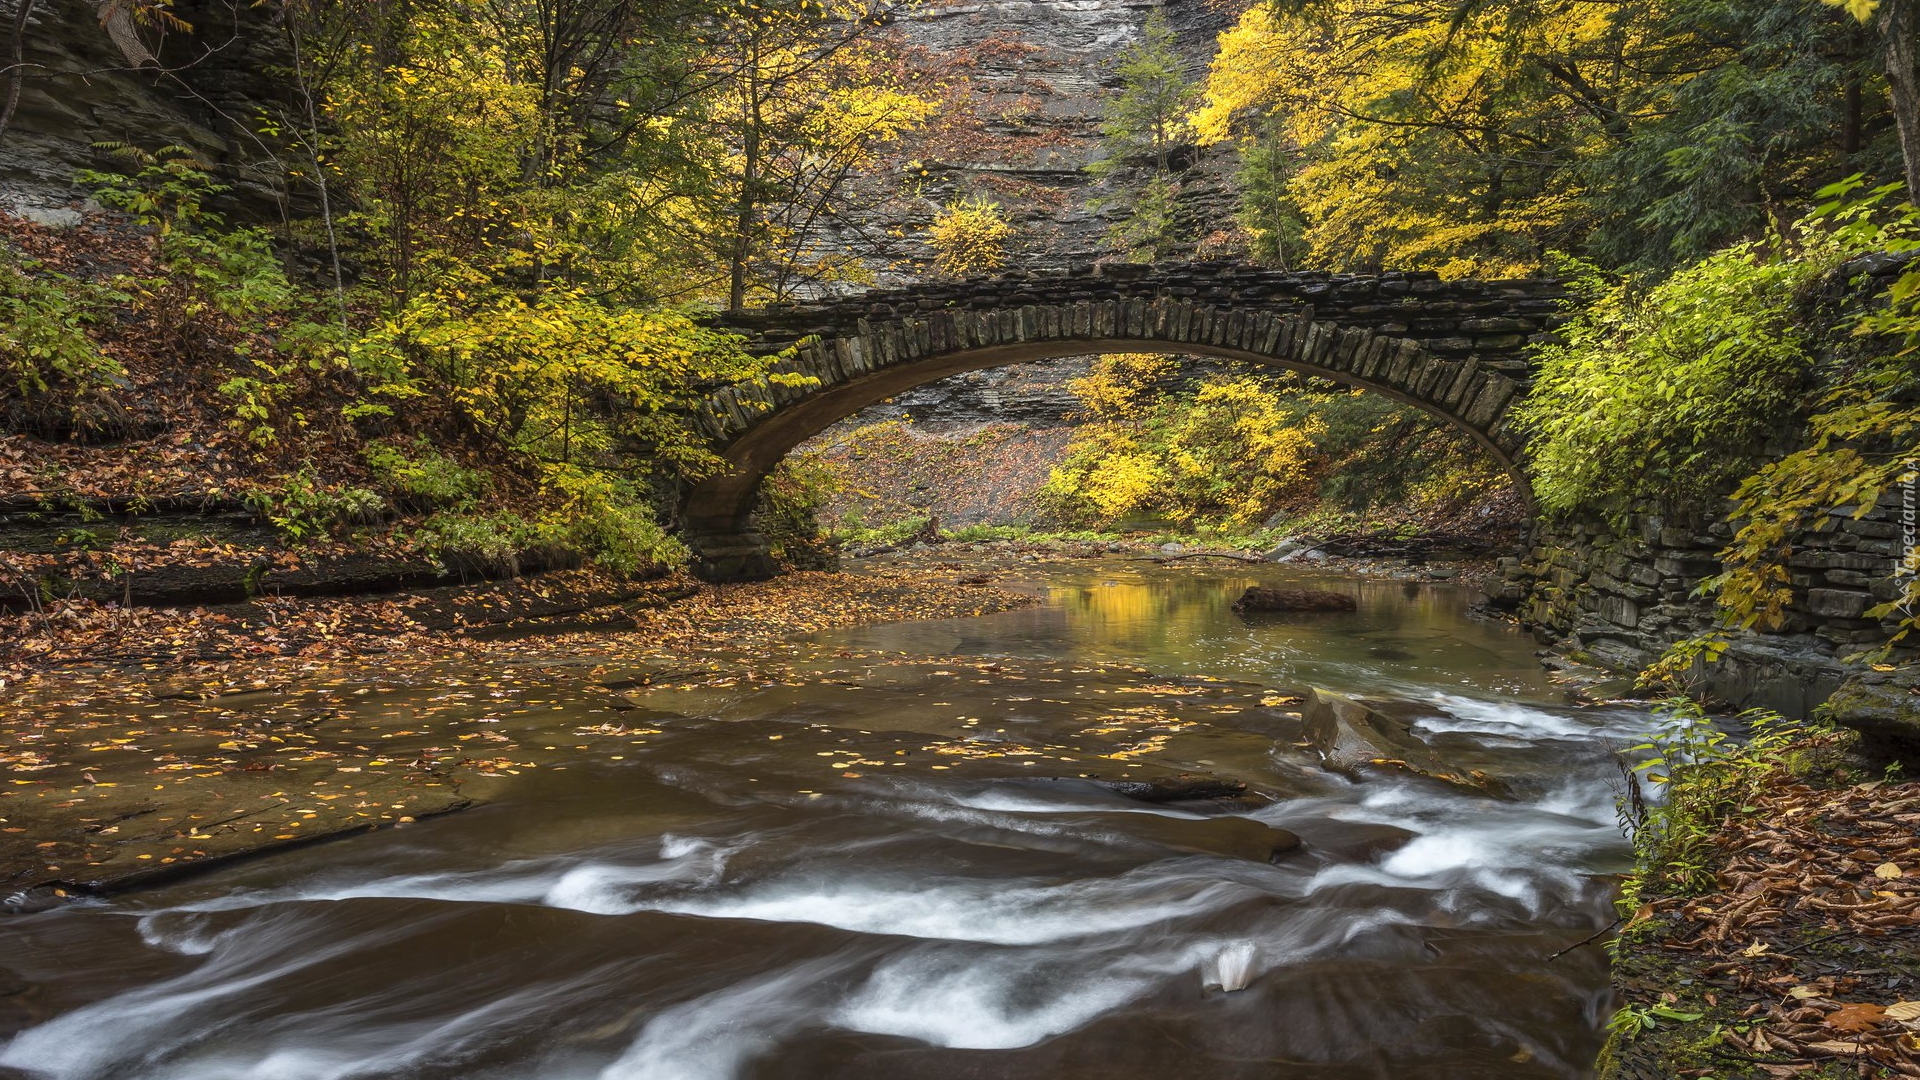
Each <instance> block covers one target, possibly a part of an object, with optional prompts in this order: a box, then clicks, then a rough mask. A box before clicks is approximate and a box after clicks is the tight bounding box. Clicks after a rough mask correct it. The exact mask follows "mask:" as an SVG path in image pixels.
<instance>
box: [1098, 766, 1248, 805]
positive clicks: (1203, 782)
mask: <svg viewBox="0 0 1920 1080" xmlns="http://www.w3.org/2000/svg"><path fill="white" fill-rule="evenodd" d="M1086 782H1087V783H1089V784H1092V785H1094V786H1095V787H1098V788H1103V789H1105V790H1107V791H1111V792H1113V793H1114V794H1115V795H1124V796H1126V797H1127V798H1129V799H1138V800H1139V801H1141V802H1148V803H1169V802H1185V801H1188V800H1192V799H1230V798H1233V797H1235V796H1237V795H1245V794H1246V793H1247V784H1246V781H1244V780H1225V779H1222V778H1220V777H1218V776H1206V775H1202V774H1199V773H1180V774H1178V775H1173V776H1153V777H1147V778H1144V779H1140V780H1101V779H1098V778H1096V777H1088V778H1087V780H1086Z"/></svg>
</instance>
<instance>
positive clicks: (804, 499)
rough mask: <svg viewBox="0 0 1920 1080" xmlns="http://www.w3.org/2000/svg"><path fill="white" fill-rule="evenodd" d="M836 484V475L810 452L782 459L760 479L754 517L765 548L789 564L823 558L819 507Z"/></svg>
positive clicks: (810, 565) (808, 565) (806, 565)
mask: <svg viewBox="0 0 1920 1080" xmlns="http://www.w3.org/2000/svg"><path fill="white" fill-rule="evenodd" d="M838 487H839V478H838V477H837V476H835V475H834V473H833V471H832V470H831V469H829V468H828V467H827V466H826V465H825V464H823V463H822V462H821V461H819V460H818V459H817V458H816V457H814V456H811V455H805V454H799V455H795V456H793V457H789V458H787V459H786V460H785V461H782V462H781V463H780V464H779V465H778V466H777V467H775V468H774V470H773V472H772V473H771V474H769V475H768V476H767V478H766V479H764V480H762V481H761V482H760V510H759V514H758V516H757V517H756V521H757V523H758V525H759V528H760V532H761V534H762V535H764V536H765V537H766V538H767V545H768V548H769V550H770V551H771V552H772V554H773V555H774V556H775V557H776V558H781V559H785V560H786V561H787V562H788V563H789V564H790V565H794V566H800V567H803V568H813V567H815V566H818V565H821V564H822V562H823V558H824V546H823V542H824V538H823V536H822V534H821V529H820V511H821V510H822V509H824V508H825V507H826V505H827V501H828V500H829V499H831V498H832V497H833V493H834V491H835V490H836V489H837V488H838Z"/></svg>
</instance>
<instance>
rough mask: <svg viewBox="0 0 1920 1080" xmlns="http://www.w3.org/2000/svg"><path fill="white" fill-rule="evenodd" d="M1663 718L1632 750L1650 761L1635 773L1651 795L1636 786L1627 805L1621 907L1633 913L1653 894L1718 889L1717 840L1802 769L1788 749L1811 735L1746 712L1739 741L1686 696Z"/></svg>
mask: <svg viewBox="0 0 1920 1080" xmlns="http://www.w3.org/2000/svg"><path fill="white" fill-rule="evenodd" d="M1657 715H1660V716H1661V717H1662V718H1663V721H1662V723H1661V725H1660V727H1659V728H1658V729H1657V730H1656V731H1654V732H1653V734H1652V736H1651V737H1650V738H1649V739H1648V741H1647V742H1644V743H1641V744H1640V745H1638V746H1634V747H1631V748H1629V749H1628V750H1627V753H1628V754H1633V755H1640V754H1644V755H1646V756H1645V757H1644V758H1642V759H1641V760H1640V761H1639V762H1638V763H1637V764H1635V765H1634V766H1633V767H1632V770H1631V774H1630V775H1631V776H1637V777H1644V779H1645V780H1646V782H1647V784H1648V785H1650V786H1651V787H1652V789H1653V793H1652V795H1651V796H1650V797H1646V798H1642V796H1641V789H1640V787H1639V786H1638V785H1634V786H1631V787H1630V788H1629V790H1628V793H1627V795H1626V796H1624V797H1623V799H1622V801H1621V806H1620V813H1621V822H1622V824H1623V825H1624V826H1625V827H1626V828H1627V830H1628V832H1629V835H1630V836H1631V838H1632V840H1633V848H1634V859H1635V866H1634V871H1633V873H1632V874H1631V875H1630V876H1629V877H1628V879H1627V881H1626V882H1625V884H1624V885H1623V886H1622V888H1621V894H1620V900H1619V901H1618V906H1619V909H1620V911H1621V912H1622V913H1623V914H1627V915H1631V914H1632V913H1633V912H1635V911H1636V910H1638V909H1639V907H1640V905H1641V904H1642V903H1644V902H1645V901H1646V900H1648V899H1650V898H1652V897H1654V896H1694V895H1698V894H1700V893H1703V892H1706V891H1709V890H1711V889H1712V888H1714V886H1715V878H1714V875H1715V868H1714V861H1713V853H1714V840H1715V837H1716V836H1717V834H1718V833H1719V832H1720V830H1721V829H1722V828H1723V827H1724V826H1725V825H1726V824H1727V822H1728V821H1730V820H1732V819H1735V818H1737V817H1739V816H1741V815H1745V814H1750V813H1752V812H1753V809H1752V805H1751V804H1752V802H1753V800H1754V798H1755V797H1756V796H1757V795H1759V794H1760V792H1761V791H1762V790H1764V789H1765V788H1766V787H1767V786H1768V785H1769V784H1772V783H1775V782H1777V781H1778V780H1780V779H1781V778H1782V777H1785V776H1789V775H1791V774H1792V772H1793V770H1794V769H1795V768H1796V767H1798V766H1799V765H1800V764H1801V759H1800V758H1799V757H1797V756H1796V755H1795V754H1794V753H1790V752H1789V751H1790V750H1791V748H1793V747H1794V745H1795V743H1796V742H1797V741H1798V740H1800V739H1801V738H1803V737H1804V736H1805V735H1806V734H1807V733H1808V732H1807V730H1806V729H1805V728H1801V727H1796V726H1794V725H1793V724H1791V723H1790V722H1788V721H1787V720H1785V719H1783V718H1782V717H1780V716H1779V715H1778V714H1776V713H1769V712H1766V711H1763V710H1751V711H1748V712H1745V713H1742V714H1740V720H1741V721H1742V722H1743V723H1744V724H1745V725H1747V727H1748V728H1749V729H1750V732H1751V733H1750V734H1749V735H1748V737H1747V738H1745V739H1744V740H1742V739H1737V738H1735V737H1733V736H1731V735H1729V734H1727V733H1726V732H1725V731H1723V730H1721V729H1720V727H1719V726H1718V725H1716V724H1715V722H1714V721H1713V719H1712V718H1711V717H1709V716H1707V714H1706V713H1705V711H1704V710H1702V709H1701V707H1700V705H1699V704H1698V703H1697V702H1694V701H1691V700H1689V699H1686V698H1674V699H1671V700H1669V701H1666V702H1664V703H1662V705H1661V706H1660V708H1659V710H1658V711H1657Z"/></svg>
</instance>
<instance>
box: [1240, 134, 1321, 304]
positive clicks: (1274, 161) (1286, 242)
mask: <svg viewBox="0 0 1920 1080" xmlns="http://www.w3.org/2000/svg"><path fill="white" fill-rule="evenodd" d="M1273 126H1274V125H1272V124H1270V123H1269V124H1267V125H1264V127H1265V128H1266V129H1267V130H1260V129H1256V130H1255V131H1254V132H1253V133H1251V134H1250V135H1248V137H1246V138H1244V139H1242V140H1240V142H1239V144H1238V146H1237V147H1236V149H1237V150H1238V152H1239V156H1240V168H1239V173H1238V178H1239V181H1240V211H1239V213H1238V214H1236V215H1235V220H1236V221H1238V222H1239V225H1240V228H1241V229H1243V230H1244V231H1245V232H1246V234H1247V236H1248V239H1249V242H1248V247H1249V252H1248V253H1249V254H1250V255H1252V257H1253V260H1254V261H1255V262H1258V263H1261V264H1263V265H1266V266H1277V267H1280V268H1282V269H1286V268H1287V267H1288V266H1290V265H1292V264H1293V262H1295V261H1297V260H1298V258H1299V256H1300V253H1301V252H1302V250H1303V247H1304V238H1305V233H1306V222H1305V221H1303V220H1301V217H1300V208H1299V205H1298V204H1297V203H1296V202H1295V201H1294V198H1293V195H1292V193H1291V192H1290V191H1289V190H1288V181H1289V180H1290V179H1291V178H1292V176H1293V173H1294V169H1295V167H1296V162H1295V158H1296V156H1297V154H1296V152H1295V151H1294V150H1293V148H1292V147H1291V146H1289V145H1288V144H1287V142H1286V140H1285V138H1284V137H1283V136H1282V134H1281V133H1280V132H1278V131H1275V130H1271V129H1272V128H1273Z"/></svg>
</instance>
